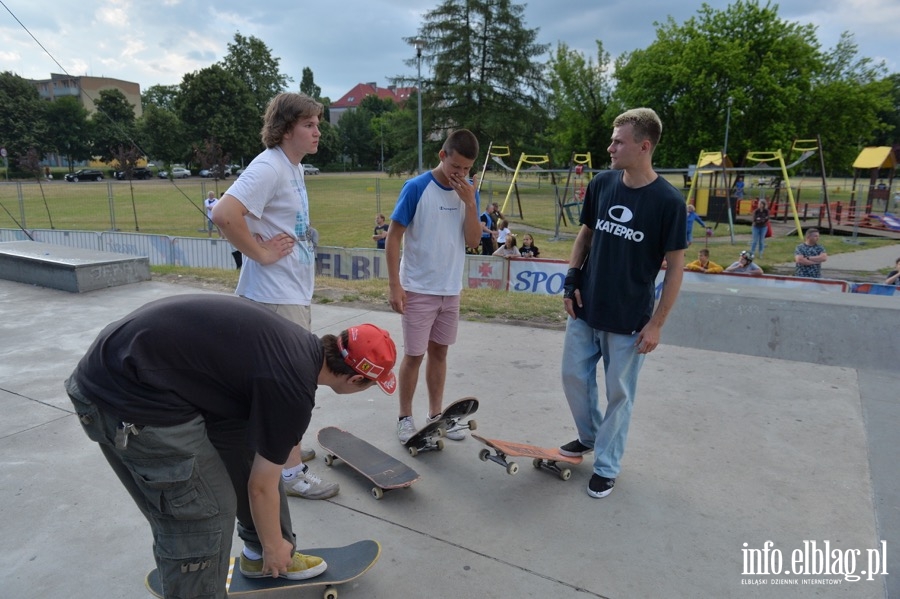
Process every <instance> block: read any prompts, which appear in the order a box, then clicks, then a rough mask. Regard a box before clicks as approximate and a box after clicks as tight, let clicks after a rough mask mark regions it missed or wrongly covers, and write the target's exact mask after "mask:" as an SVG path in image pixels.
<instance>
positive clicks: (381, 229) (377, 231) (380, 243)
mask: <svg viewBox="0 0 900 599" xmlns="http://www.w3.org/2000/svg"><path fill="white" fill-rule="evenodd" d="M389 228H390V226H389V225H388V224H387V223H385V224H383V225H375V231H374V232H373V233H372V234H373V235H378V234H380V233H382V232H384V233H387V231H388V229H389ZM384 241H385V238H384V237H382V238H381V239H377V240H376V241H375V243H376V244H377V245H376V248H377V249H379V250H383V249H384Z"/></svg>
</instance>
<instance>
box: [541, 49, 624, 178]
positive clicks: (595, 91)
mask: <svg viewBox="0 0 900 599" xmlns="http://www.w3.org/2000/svg"><path fill="white" fill-rule="evenodd" d="M609 64H610V58H609V54H608V53H606V52H604V51H603V42H601V41H599V40H597V57H596V62H595V61H594V59H593V58H590V57H589V58H587V59H585V57H584V55H583V54H581V53H580V52H576V51H574V50H570V49H569V47H568V46H567V45H566V44H564V43H560V44H559V45H558V46H557V48H556V54H555V55H554V56H551V57H550V61H549V62H548V64H547V75H546V78H547V86H548V88H549V90H550V92H549V94H548V96H547V104H548V106H549V111H550V121H549V123H548V125H547V133H546V139H547V140H548V141H549V144H548V145H549V146H550V148H552V150H551V152H550V153H551V154H552V157H553V160H554V162H555V163H556V164H568V162H569V160H570V159H571V156H572V152H577V153H579V154H581V153H584V152H591V153H592V158H594V157H601V156H602V157H604V160H605V156H606V154H605V153H604V150H605V148H606V146H607V145H608V140H609V125H608V123H607V122H605V121H604V115H605V113H606V112H607V108H608V106H609V103H610V99H611V95H612V77H611V75H610V73H609ZM595 159H596V158H595Z"/></svg>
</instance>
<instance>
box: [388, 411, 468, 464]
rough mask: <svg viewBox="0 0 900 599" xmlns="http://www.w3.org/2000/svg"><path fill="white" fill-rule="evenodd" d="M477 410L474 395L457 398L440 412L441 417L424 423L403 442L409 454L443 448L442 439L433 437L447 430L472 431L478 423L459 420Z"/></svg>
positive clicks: (415, 454)
mask: <svg viewBox="0 0 900 599" xmlns="http://www.w3.org/2000/svg"><path fill="white" fill-rule="evenodd" d="M476 410H478V400H477V399H476V398H474V397H463V398H462V399H457V400H456V401H454V402H453V403H451V404H450V405H449V406H447V407H446V408H444V411H443V412H441V417H440V418H438V419H437V420H435V421H434V422H431V423H429V424H426V425H425V426H423V427H422V428H420V429H419V430H418V431H416V434H414V435H413V436H412V437H410V438H409V440H408V441H407V442H406V443H404V444H403V446H404V447H406V450H407V451H409V455H411V456H413V457H415V456H417V455H419V453H421V452H423V451H441V450H442V449H444V440H443V439H440V438H437V439H435V437H443V436H444V435H445V434H446V432H447V431H448V430H459V429H464V428H467V429H469V430H472V431H474V430H475V429H476V428H477V427H478V423H477V422H476V421H474V420H469V421H467V422H460V421H461V420H462V419H463V418H465V417H466V416H468V415H469V414H473V413H474V412H475V411H476Z"/></svg>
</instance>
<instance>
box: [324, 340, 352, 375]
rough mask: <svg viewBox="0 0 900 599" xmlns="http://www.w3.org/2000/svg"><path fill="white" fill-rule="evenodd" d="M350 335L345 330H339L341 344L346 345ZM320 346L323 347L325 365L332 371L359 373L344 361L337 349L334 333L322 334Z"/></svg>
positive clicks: (337, 372)
mask: <svg viewBox="0 0 900 599" xmlns="http://www.w3.org/2000/svg"><path fill="white" fill-rule="evenodd" d="M349 340H350V337H349V334H348V333H347V331H346V330H345V331H341V344H342V345H343V346H344V347H346V346H347V343H348V342H349ZM322 346H323V347H324V348H325V366H326V367H328V370H330V371H331V372H332V373H334V374H337V375H342V374H359V373H358V372H356V371H355V370H353V367H352V366H350V365H349V364H347V363H346V362H344V356H342V355H341V350H340V349H338V338H337V337H336V336H335V335H323V336H322Z"/></svg>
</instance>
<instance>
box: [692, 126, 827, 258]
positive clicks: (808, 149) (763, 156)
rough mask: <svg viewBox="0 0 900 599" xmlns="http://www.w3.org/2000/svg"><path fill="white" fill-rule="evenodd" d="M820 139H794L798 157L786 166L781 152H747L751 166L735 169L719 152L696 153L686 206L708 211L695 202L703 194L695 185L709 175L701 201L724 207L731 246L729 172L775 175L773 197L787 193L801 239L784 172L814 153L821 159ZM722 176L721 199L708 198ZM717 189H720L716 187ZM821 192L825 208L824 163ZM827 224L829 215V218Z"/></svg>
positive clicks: (798, 221) (791, 194) (801, 231)
mask: <svg viewBox="0 0 900 599" xmlns="http://www.w3.org/2000/svg"><path fill="white" fill-rule="evenodd" d="M821 145H822V144H821V140H820V139H819V137H818V136H817V137H816V139H798V140H794V143H793V144H792V145H791V150H790V152H791V153H792V154H793V153H796V152H799V153H800V155H799V156H798V157H797V159H796V160H794V162H792V163H790V164H786V163H785V160H784V154H783V153H782V151H781V150H775V151H759V152H749V153H748V154H747V156H746V161H747V162H750V163H753V166H744V167H735V166H732V165H731V162H730V160H728V156H723V155H722V153H721V152H705V151H704V152H700V158H699V159H698V160H697V168H696V170H695V171H694V175H693V177H692V178H691V186H690V189H689V190H688V197H687V201H688V203H691V202H693V203H694V205H695V206H696V208H697V212H698V213H700V214H705V213H707V210H708V209H709V204H705V205H702V206H701V202H698V198H699V199H703V197H704V196H703V194H700V193H699V192H700V188H699V186H698V182H699V181H700V180H701V176H704V175H711V176H712V184H711V185H710V186H709V187H707V188H706V195H705V198H706V199H707V200H708V201H709V202H712V201H713V200H718V202H720V203H723V204H724V206H726V207H727V213H728V226H729V229H731V238H732V243H734V224H733V222H732V209H731V195H730V189H731V184H730V180H729V175H730V174H732V173H740V174H745V175H746V174H747V173H757V174H758V173H762V172H777V173H780V175H781V182H780V183H779V181H778V178H777V177H776V178H775V180H774V181H773V183H774V185H775V191H774V196H773V197H777V194H778V193H780V190H781V188H782V187H783V188H784V189H786V190H787V195H788V200H789V202H790V206H791V212H792V213H793V218H794V224H795V225H796V227H797V235H798V237H800V238H802V237H803V229H802V227H801V226H800V217H799V215H798V214H797V203H796V201H795V200H794V192H793V190H792V189H791V185H790V177H789V175H788V171H789V170H790V169H793V168H795V167H796V166H798V165H800V164H802V163H803V162H805V161H807V160H809V159H810V158H811V157H812V156H814V155H815V154H816V153H819V155H820V156H821V154H822V152H821ZM769 163H777V166H768V165H769ZM720 175H721V176H722V180H723V183H724V194H723V195H722V196H712V197H710V195H709V192H710V190H715V189H717V188H718V186H717V182H718V176H720ZM719 189H720V190H721V188H719ZM822 189H823V192H824V193H826V201H825V202H824V203H825V205H826V209H827V205H828V202H827V189H826V186H825V168H824V164H822ZM701 207H702V208H704V211H703V212H701ZM829 221H830V215H829Z"/></svg>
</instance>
